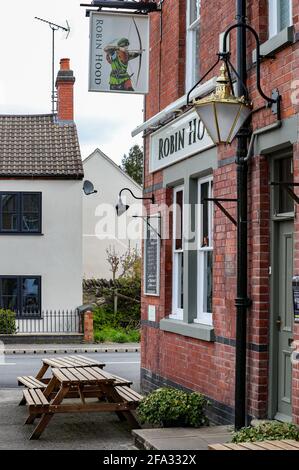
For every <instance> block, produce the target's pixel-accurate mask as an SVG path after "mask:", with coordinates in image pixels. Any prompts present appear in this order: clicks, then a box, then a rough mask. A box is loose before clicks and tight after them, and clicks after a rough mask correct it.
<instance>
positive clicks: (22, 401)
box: [19, 397, 26, 406]
mask: <svg viewBox="0 0 299 470" xmlns="http://www.w3.org/2000/svg"><path fill="white" fill-rule="evenodd" d="M24 405H26V400H25V398H24V397H23V398H22V400H21V401H20V403H19V406H24Z"/></svg>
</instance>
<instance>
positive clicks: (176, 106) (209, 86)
mask: <svg viewBox="0 0 299 470" xmlns="http://www.w3.org/2000/svg"><path fill="white" fill-rule="evenodd" d="M215 86H216V77H213V78H211V79H210V80H208V81H207V82H205V83H203V84H202V85H199V86H198V87H197V88H195V90H194V91H193V92H192V93H191V95H190V99H193V98H201V97H202V96H205V95H208V94H209V93H211V92H212V91H213V90H214V89H215ZM186 104H187V94H186V95H184V96H182V97H181V98H179V99H178V100H176V101H174V102H173V103H171V104H170V105H168V106H166V108H164V109H163V110H162V111H160V112H159V113H157V114H155V116H152V117H151V118H150V119H148V120H147V121H145V122H144V123H143V124H140V126H138V127H136V129H134V130H133V131H132V133H131V135H132V137H135V136H136V135H138V134H140V132H144V131H146V130H148V129H149V128H151V127H154V128H155V127H156V126H158V125H159V124H163V121H166V120H168V118H169V117H170V116H171V115H173V114H174V113H175V112H180V111H182V108H183V107H184V106H186Z"/></svg>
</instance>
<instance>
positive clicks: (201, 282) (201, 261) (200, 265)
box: [194, 176, 214, 326]
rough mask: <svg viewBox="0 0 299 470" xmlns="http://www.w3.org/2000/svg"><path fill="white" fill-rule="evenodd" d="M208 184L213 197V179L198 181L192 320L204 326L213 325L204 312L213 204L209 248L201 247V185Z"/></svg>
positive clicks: (206, 178)
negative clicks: (194, 307)
mask: <svg viewBox="0 0 299 470" xmlns="http://www.w3.org/2000/svg"><path fill="white" fill-rule="evenodd" d="M204 183H209V194H208V197H209V198H212V197H213V188H212V184H213V177H212V176H208V177H205V178H200V179H199V180H198V224H197V227H198V240H197V243H198V249H197V318H196V319H195V320H194V322H195V323H201V324H204V325H209V326H211V325H213V315H212V312H205V311H204V286H205V254H206V253H207V252H213V215H214V208H213V203H212V202H210V203H209V227H208V230H209V246H208V247H202V246H201V242H202V238H203V237H202V209H203V206H202V204H201V185H202V184H204Z"/></svg>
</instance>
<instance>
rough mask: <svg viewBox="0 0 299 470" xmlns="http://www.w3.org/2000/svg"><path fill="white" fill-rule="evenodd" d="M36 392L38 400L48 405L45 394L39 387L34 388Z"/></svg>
mask: <svg viewBox="0 0 299 470" xmlns="http://www.w3.org/2000/svg"><path fill="white" fill-rule="evenodd" d="M35 392H36V394H37V395H38V397H39V399H40V401H41V402H42V404H43V405H48V400H47V399H46V397H45V395H44V394H43V392H42V391H41V390H40V389H37V390H35Z"/></svg>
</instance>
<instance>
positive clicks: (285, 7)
mask: <svg viewBox="0 0 299 470" xmlns="http://www.w3.org/2000/svg"><path fill="white" fill-rule="evenodd" d="M268 7H269V38H271V37H273V36H275V35H276V34H278V33H280V31H282V30H283V29H284V28H287V27H288V26H291V25H292V23H293V19H292V0H268Z"/></svg>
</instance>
